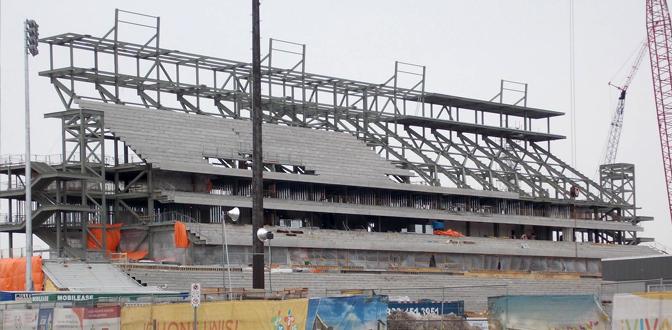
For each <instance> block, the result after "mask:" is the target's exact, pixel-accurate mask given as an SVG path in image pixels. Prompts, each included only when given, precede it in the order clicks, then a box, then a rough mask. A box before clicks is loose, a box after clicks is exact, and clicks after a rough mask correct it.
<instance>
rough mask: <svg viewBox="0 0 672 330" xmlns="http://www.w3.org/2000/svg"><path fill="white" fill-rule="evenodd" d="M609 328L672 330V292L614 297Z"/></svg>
mask: <svg viewBox="0 0 672 330" xmlns="http://www.w3.org/2000/svg"><path fill="white" fill-rule="evenodd" d="M611 315H612V323H611V328H612V329H614V330H621V329H623V330H625V329H652V330H653V329H655V330H672V292H648V293H633V294H629V293H628V294H616V295H614V305H613V309H612V313H611Z"/></svg>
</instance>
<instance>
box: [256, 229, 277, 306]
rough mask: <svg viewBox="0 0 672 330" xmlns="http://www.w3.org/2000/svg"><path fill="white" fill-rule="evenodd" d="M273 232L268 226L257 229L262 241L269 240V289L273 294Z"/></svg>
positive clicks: (258, 236)
mask: <svg viewBox="0 0 672 330" xmlns="http://www.w3.org/2000/svg"><path fill="white" fill-rule="evenodd" d="M273 237H274V235H273V232H272V231H270V230H267V229H266V228H259V229H258V230H257V238H258V239H259V240H260V241H262V242H268V291H270V292H271V294H273V284H272V283H271V266H272V265H273V254H272V253H271V240H272V239H273Z"/></svg>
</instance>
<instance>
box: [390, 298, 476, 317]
mask: <svg viewBox="0 0 672 330" xmlns="http://www.w3.org/2000/svg"><path fill="white" fill-rule="evenodd" d="M395 311H397V312H404V313H409V314H414V315H417V316H425V315H448V314H454V315H457V316H463V315H464V301H444V302H443V303H442V302H440V301H439V302H436V301H430V302H418V301H412V302H392V301H390V302H389V303H387V315H390V314H391V313H392V312H395Z"/></svg>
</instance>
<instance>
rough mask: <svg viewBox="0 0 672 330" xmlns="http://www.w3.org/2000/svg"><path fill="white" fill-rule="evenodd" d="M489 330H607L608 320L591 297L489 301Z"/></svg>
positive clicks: (559, 296) (516, 298)
mask: <svg viewBox="0 0 672 330" xmlns="http://www.w3.org/2000/svg"><path fill="white" fill-rule="evenodd" d="M488 314H489V318H490V322H489V326H490V329H497V330H499V329H519V330H537V329H592V330H606V329H607V328H608V323H609V320H608V317H607V315H606V313H605V312H604V311H603V310H602V307H601V305H600V303H599V302H598V301H597V299H596V298H595V297H594V296H592V295H549V296H501V297H491V298H488Z"/></svg>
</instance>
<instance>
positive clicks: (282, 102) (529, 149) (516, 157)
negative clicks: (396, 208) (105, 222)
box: [40, 13, 636, 238]
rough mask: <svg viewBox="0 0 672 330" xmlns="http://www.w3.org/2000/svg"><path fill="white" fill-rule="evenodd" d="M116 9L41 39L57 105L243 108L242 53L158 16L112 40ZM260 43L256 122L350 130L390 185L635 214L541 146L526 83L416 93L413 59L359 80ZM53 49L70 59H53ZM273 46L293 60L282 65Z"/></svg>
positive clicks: (630, 204)
mask: <svg viewBox="0 0 672 330" xmlns="http://www.w3.org/2000/svg"><path fill="white" fill-rule="evenodd" d="M118 14H119V13H117V19H116V20H115V26H114V27H113V28H112V29H111V30H110V31H109V32H108V33H107V34H106V35H104V36H103V37H101V38H99V37H93V36H89V35H84V34H75V33H66V34H61V35H56V36H52V37H47V38H44V39H41V42H43V43H45V44H47V45H48V46H49V51H50V57H51V60H50V64H51V65H50V68H49V70H46V71H42V72H40V75H41V76H44V77H48V78H49V79H50V80H51V82H52V84H53V85H54V87H55V89H56V91H57V93H58V95H59V97H60V99H61V101H62V102H63V105H64V106H65V108H66V109H71V108H72V107H73V105H74V103H75V102H76V101H77V100H78V99H82V100H98V101H102V102H107V103H116V104H123V105H134V106H141V107H146V108H149V109H159V110H175V111H183V112H187V113H193V114H199V115H209V116H221V117H226V118H234V119H249V118H250V117H251V116H250V109H251V95H252V94H251V86H250V85H251V70H252V66H251V64H250V63H245V62H239V61H233V60H228V59H222V58H217V57H210V56H203V55H198V54H191V53H186V52H181V51H176V50H169V49H164V48H160V46H159V30H160V29H159V24H158V23H159V21H158V18H157V20H156V26H152V27H150V28H151V29H152V31H154V32H155V34H154V35H153V36H152V37H151V38H150V39H149V40H148V41H147V42H145V43H144V44H142V43H129V42H122V41H120V38H119V33H118V31H119V24H120V23H121V21H119V19H118ZM268 48H269V52H268V54H267V55H266V56H265V57H263V58H262V102H261V103H262V110H263V117H264V120H265V121H266V122H271V123H277V124H283V125H291V126H300V127H307V128H314V129H325V130H334V131H344V132H349V133H351V134H352V135H354V136H356V137H357V138H359V139H360V140H362V141H365V142H366V143H367V145H368V146H370V147H371V148H372V149H373V150H375V151H376V152H377V153H379V154H380V155H381V156H382V157H384V158H386V159H388V160H390V161H391V162H393V163H394V164H396V165H397V166H398V167H400V168H404V169H408V170H410V171H412V173H413V174H414V176H410V177H404V176H394V177H391V179H393V180H394V181H397V182H400V183H420V184H427V185H434V186H446V187H457V188H466V189H478V190H490V191H508V192H513V193H517V194H519V196H520V198H521V199H526V200H531V201H540V202H554V203H562V204H573V205H574V204H575V205H582V206H587V207H591V208H593V209H594V211H595V213H596V214H600V215H601V216H602V217H603V218H604V219H606V220H619V221H621V220H629V221H636V217H635V213H634V209H635V205H634V200H629V199H627V198H624V196H622V194H621V193H619V192H618V191H614V190H612V189H610V188H608V187H604V186H602V185H600V184H599V183H597V182H595V181H593V180H591V179H590V178H588V177H587V176H585V175H583V174H581V173H580V172H578V171H577V170H576V169H574V168H572V167H571V166H569V165H568V164H566V163H565V162H563V161H562V160H560V159H559V158H558V157H556V156H555V155H553V154H552V153H551V151H550V141H551V140H557V139H561V138H563V137H562V136H559V135H554V134H551V129H550V119H551V118H552V117H555V116H559V115H562V113H559V112H555V111H549V110H541V109H534V108H529V107H527V106H526V104H527V85H526V84H519V86H518V87H520V86H523V87H521V89H516V90H515V91H516V92H520V93H522V94H520V95H522V96H520V95H519V96H517V97H515V100H514V102H512V103H514V104H505V103H503V102H504V101H505V98H504V93H505V92H506V91H510V90H511V89H510V88H508V87H506V86H507V85H505V82H504V81H503V82H502V84H501V86H500V92H499V94H497V96H495V98H493V100H492V101H479V100H473V99H467V98H462V97H455V96H450V95H444V94H438V93H428V92H426V90H425V74H426V69H425V67H423V66H417V65H413V64H408V63H403V62H396V63H395V66H394V74H393V75H392V76H391V77H390V78H389V79H388V80H386V81H385V82H383V83H378V84H376V83H366V82H361V81H355V80H349V79H343V78H338V77H330V76H325V75H319V74H312V73H308V72H306V70H305V66H306V56H305V45H301V44H295V43H291V42H287V41H281V40H270V41H269V47H268ZM63 50H66V53H67V54H66V55H65V57H66V58H67V59H68V62H67V63H68V64H66V65H65V66H57V65H56V64H55V62H56V61H55V59H56V58H58V59H60V60H62V59H63V58H62V57H61V55H59V54H60V53H58V52H59V51H61V52H62V51H63ZM280 53H282V54H284V55H287V54H289V56H294V57H295V58H296V61H295V62H293V63H292V64H290V65H287V66H286V68H280V67H278V66H277V65H276V64H275V63H277V61H276V56H278V54H280ZM75 54H77V55H76V56H75ZM91 63H93V66H92V65H91ZM506 83H507V84H511V83H513V84H514V85H516V84H518V83H515V82H506ZM493 101H499V102H493ZM521 104H522V105H521ZM614 210H618V212H617V213H618V214H619V216H618V217H616V216H614V214H615V213H614ZM631 235H632V236H633V238H634V232H633V233H631Z"/></svg>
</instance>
